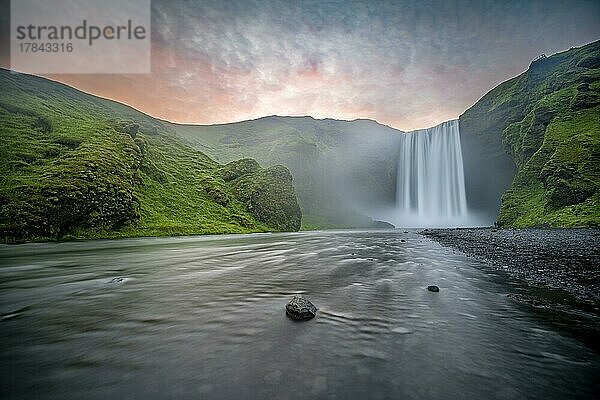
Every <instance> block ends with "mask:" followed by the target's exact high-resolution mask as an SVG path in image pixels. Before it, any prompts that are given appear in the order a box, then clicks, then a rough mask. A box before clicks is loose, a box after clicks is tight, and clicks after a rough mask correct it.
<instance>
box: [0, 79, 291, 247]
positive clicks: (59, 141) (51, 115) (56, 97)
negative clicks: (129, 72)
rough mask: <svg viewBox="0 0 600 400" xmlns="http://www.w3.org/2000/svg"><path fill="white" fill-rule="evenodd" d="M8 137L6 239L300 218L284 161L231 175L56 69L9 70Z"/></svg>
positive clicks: (271, 226)
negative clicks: (40, 73) (51, 73)
mask: <svg viewBox="0 0 600 400" xmlns="http://www.w3.org/2000/svg"><path fill="white" fill-rule="evenodd" d="M0 139H1V141H2V146H1V148H0V160H1V162H0V176H1V179H0V241H4V242H21V241H29V240H53V239H65V238H103V237H122V236H160V235H187V234H208V233H210V234H212V233H244V232H256V231H261V232H262V231H287V230H298V229H299V228H300V219H301V214H300V208H299V206H298V202H297V200H296V196H295V193H294V188H293V186H292V179H291V175H290V172H289V171H288V170H287V169H286V168H285V167H282V166H277V167H273V168H270V169H263V168H260V167H259V166H258V164H257V163H256V162H255V161H254V162H253V165H255V168H253V169H251V170H249V171H242V172H243V173H240V175H239V176H237V177H236V178H235V179H230V177H228V176H225V175H224V174H223V170H224V169H227V168H228V166H223V165H221V164H219V163H217V162H215V161H213V160H212V159H210V158H209V157H208V156H206V155H205V154H204V153H202V152H200V151H198V150H196V149H194V148H193V147H191V146H189V145H188V144H186V143H185V142H184V141H182V140H181V139H178V138H177V137H175V135H174V132H173V131H172V130H171V129H170V128H169V126H168V125H166V124H164V123H163V122H161V121H158V120H155V119H153V118H151V117H149V116H147V115H144V114H142V113H140V112H137V111H135V110H133V109H131V108H129V107H126V106H124V105H122V104H119V103H115V102H111V101H108V100H105V99H100V98H98V97H95V96H92V95H89V94H85V93H82V92H79V91H77V90H75V89H73V88H70V87H68V86H65V85H62V84H59V83H56V82H52V81H49V80H47V79H43V78H39V77H35V76H29V75H23V74H15V73H11V72H9V71H6V70H0ZM252 161H253V160H251V161H248V160H246V163H250V164H252ZM240 188H242V189H240Z"/></svg>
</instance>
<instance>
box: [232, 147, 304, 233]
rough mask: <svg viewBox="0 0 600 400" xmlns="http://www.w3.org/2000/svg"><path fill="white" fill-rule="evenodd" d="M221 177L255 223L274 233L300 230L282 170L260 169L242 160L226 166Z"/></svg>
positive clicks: (287, 177)
mask: <svg viewBox="0 0 600 400" xmlns="http://www.w3.org/2000/svg"><path fill="white" fill-rule="evenodd" d="M222 174H223V179H225V180H227V181H228V182H229V184H230V185H231V187H232V188H233V193H234V195H235V196H236V197H237V198H238V199H239V200H240V201H242V202H243V203H244V204H246V207H247V208H248V211H250V213H252V215H254V216H255V217H256V219H258V220H259V221H261V222H263V223H265V224H267V225H269V226H270V227H273V229H275V230H278V231H297V230H299V229H300V224H301V220H302V213H301V211H300V206H299V205H298V201H297V199H296V195H295V193H294V187H293V185H292V174H291V173H290V171H289V170H288V169H287V168H286V167H284V166H282V165H276V166H273V167H270V168H266V169H262V168H260V167H259V166H258V163H257V162H256V161H255V160H252V159H242V160H238V161H233V162H231V163H229V164H226V165H225V166H224V167H223V168H222Z"/></svg>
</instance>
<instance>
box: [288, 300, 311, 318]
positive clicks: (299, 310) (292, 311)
mask: <svg viewBox="0 0 600 400" xmlns="http://www.w3.org/2000/svg"><path fill="white" fill-rule="evenodd" d="M285 313H286V314H287V316H288V317H290V318H292V319H295V320H305V319H311V318H314V317H315V315H317V307H315V306H314V304H313V303H311V302H310V301H309V300H308V299H306V298H304V297H303V296H299V295H295V296H294V297H293V298H292V300H290V302H289V303H287V305H286V306H285Z"/></svg>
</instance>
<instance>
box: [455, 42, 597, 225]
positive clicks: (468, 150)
mask: <svg viewBox="0 0 600 400" xmlns="http://www.w3.org/2000/svg"><path fill="white" fill-rule="evenodd" d="M460 124H461V125H460V129H461V139H462V142H463V154H464V158H465V174H466V181H467V192H468V193H467V196H468V199H469V201H470V206H472V208H474V209H476V210H481V211H483V212H484V213H486V214H487V215H489V216H491V215H494V210H495V206H496V205H498V199H500V198H501V205H500V209H499V213H498V218H497V219H498V222H499V223H500V224H501V225H503V226H514V227H527V226H538V225H547V226H596V225H598V224H600V197H599V191H600V163H599V161H600V42H595V43H591V44H589V45H586V46H583V47H581V48H574V49H571V50H569V51H566V52H563V53H558V54H555V55H553V56H551V57H545V58H541V59H539V60H536V61H534V62H532V63H531V65H530V67H529V69H528V70H527V71H526V72H524V73H523V74H521V75H519V76H517V77H515V78H513V79H511V80H509V81H507V82H504V83H502V84H501V85H499V86H497V87H496V88H495V89H493V90H492V91H490V92H489V93H487V94H486V95H485V96H484V97H483V98H481V100H479V101H478V102H477V103H476V104H475V105H474V106H473V107H471V108H470V109H469V110H467V111H466V112H465V113H464V114H463V115H461V117H460ZM503 192H504V194H502V193H503ZM501 194H502V195H501Z"/></svg>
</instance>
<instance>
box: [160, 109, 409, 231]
mask: <svg viewBox="0 0 600 400" xmlns="http://www.w3.org/2000/svg"><path fill="white" fill-rule="evenodd" d="M170 126H171V128H172V129H173V130H174V131H175V132H176V134H177V136H179V137H182V138H183V139H185V140H186V141H187V142H189V143H191V144H192V145H193V146H195V147H196V148H197V149H199V150H201V151H203V152H206V153H207V154H209V155H210V156H211V157H214V158H215V159H217V160H218V161H221V162H229V161H232V160H236V159H239V158H243V157H252V158H255V159H256V160H257V161H258V162H260V163H261V165H264V166H271V165H276V164H282V165H285V166H286V167H288V168H289V169H290V171H291V172H292V175H293V177H294V188H295V189H296V193H297V195H298V201H299V203H300V207H301V208H302V215H303V218H302V221H303V225H302V226H303V229H317V228H351V227H370V226H373V220H372V219H371V218H370V217H368V216H367V215H369V214H370V213H371V212H372V211H373V209H378V208H382V207H393V205H394V203H395V196H396V169H397V164H398V146H399V138H400V136H399V135H400V134H401V132H400V131H398V130H395V129H392V128H389V127H387V126H384V125H380V124H378V123H376V122H374V121H369V120H357V121H339V120H333V119H323V120H316V119H314V118H311V117H278V116H272V117H265V118H260V119H257V120H252V121H243V122H238V123H231V124H223V125H211V126H199V125H178V124H172V125H170Z"/></svg>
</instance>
